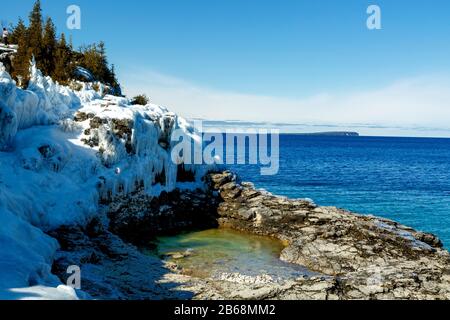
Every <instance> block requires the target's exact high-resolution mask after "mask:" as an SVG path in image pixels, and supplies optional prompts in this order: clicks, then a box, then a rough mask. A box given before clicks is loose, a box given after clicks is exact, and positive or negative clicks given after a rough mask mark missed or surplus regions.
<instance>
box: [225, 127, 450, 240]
mask: <svg viewBox="0 0 450 320" xmlns="http://www.w3.org/2000/svg"><path fill="white" fill-rule="evenodd" d="M230 169H232V170H234V171H236V172H237V173H238V174H239V175H240V176H241V177H242V179H243V180H247V181H252V182H254V183H255V185H256V186H257V187H258V188H264V189H266V190H268V191H270V192H272V193H275V194H278V195H284V196H288V197H291V198H311V199H313V200H314V202H315V203H317V204H319V205H324V206H337V207H341V208H345V209H349V210H352V211H355V212H358V213H363V214H374V215H377V216H382V217H385V218H389V219H393V220H396V221H399V222H401V223H403V224H405V225H408V226H411V227H413V228H415V229H418V230H422V231H426V232H431V233H434V234H436V235H438V236H439V237H440V238H441V239H442V240H443V242H444V244H445V245H446V247H447V248H450V139H428V138H381V137H323V136H299V135H282V136H281V137H280V171H279V174H277V175H275V176H261V175H260V168H259V167H258V166H251V165H245V166H242V165H236V166H230Z"/></svg>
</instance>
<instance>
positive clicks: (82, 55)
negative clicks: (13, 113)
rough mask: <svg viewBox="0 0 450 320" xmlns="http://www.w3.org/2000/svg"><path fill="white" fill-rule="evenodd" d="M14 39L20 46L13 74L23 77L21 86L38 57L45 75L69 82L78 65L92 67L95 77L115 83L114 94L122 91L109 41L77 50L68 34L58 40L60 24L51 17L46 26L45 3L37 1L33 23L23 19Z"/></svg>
mask: <svg viewBox="0 0 450 320" xmlns="http://www.w3.org/2000/svg"><path fill="white" fill-rule="evenodd" d="M11 39H12V41H13V42H15V43H17V44H18V45H19V48H18V51H17V53H16V55H15V57H14V60H13V65H12V70H11V74H12V76H13V77H14V78H15V79H16V80H19V85H21V86H23V87H26V85H27V83H28V79H29V77H30V75H29V65H30V60H31V58H32V57H33V56H34V58H35V60H36V64H37V67H38V68H39V69H40V70H41V71H42V73H43V74H44V75H47V76H51V77H52V78H53V79H54V80H56V81H58V82H60V83H63V84H67V83H68V82H69V81H70V80H71V79H73V78H74V70H75V66H76V65H79V66H82V67H84V68H86V69H88V70H89V71H90V72H91V73H92V75H93V76H94V78H95V79H96V80H98V81H101V82H103V83H105V84H108V85H109V86H111V87H112V88H113V89H114V90H113V92H110V93H112V94H120V85H119V83H118V81H117V78H116V75H115V71H114V66H112V67H109V64H108V59H107V56H106V49H105V44H104V43H103V42H100V43H98V44H93V45H89V46H85V47H82V48H81V49H80V51H79V52H77V51H75V50H73V47H72V44H71V41H70V44H68V43H67V41H66V37H65V35H64V34H61V36H60V39H59V40H58V36H57V32H56V27H55V25H54V23H53V21H52V19H51V18H50V17H49V18H47V20H46V22H45V25H44V26H43V19H42V10H41V2H40V0H37V1H36V3H35V4H34V6H33V10H32V11H31V13H30V15H29V26H28V28H27V26H26V25H25V23H24V21H23V20H22V19H20V20H19V22H18V24H17V26H16V27H15V28H13V31H12V35H11Z"/></svg>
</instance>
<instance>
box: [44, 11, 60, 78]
mask: <svg viewBox="0 0 450 320" xmlns="http://www.w3.org/2000/svg"><path fill="white" fill-rule="evenodd" d="M56 47H57V40H56V30H55V25H54V24H53V21H52V19H51V18H50V17H49V18H47V21H46V23H45V28H44V37H43V39H42V49H41V54H42V56H41V59H42V60H41V68H42V69H41V71H42V72H43V73H44V74H46V75H49V76H53V71H54V70H55V55H56Z"/></svg>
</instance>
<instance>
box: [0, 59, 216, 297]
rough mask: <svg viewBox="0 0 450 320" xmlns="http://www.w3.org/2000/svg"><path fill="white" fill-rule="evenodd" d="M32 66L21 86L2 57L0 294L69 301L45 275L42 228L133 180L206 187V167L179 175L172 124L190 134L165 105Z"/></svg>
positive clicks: (90, 211)
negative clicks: (188, 177) (68, 83)
mask: <svg viewBox="0 0 450 320" xmlns="http://www.w3.org/2000/svg"><path fill="white" fill-rule="evenodd" d="M31 74H32V77H31V81H30V84H29V87H28V88H27V90H23V89H20V88H18V87H17V86H16V84H15V82H14V81H13V80H12V79H11V77H10V75H9V74H8V73H7V72H6V71H5V69H4V68H3V67H2V66H1V65H0V299H2V298H6V299H41V298H43V299H45V298H49V299H53V298H60V299H73V298H76V297H77V295H76V294H75V292H74V291H73V290H72V291H71V290H70V289H68V288H66V287H61V286H60V285H61V283H60V282H59V280H58V279H56V277H54V276H53V275H52V274H51V264H52V259H53V256H54V254H55V252H56V250H57V248H58V244H57V242H56V241H55V240H54V239H52V238H51V237H49V236H48V235H46V234H45V232H46V231H50V230H53V229H56V228H58V227H60V226H63V225H73V224H81V225H84V224H86V223H87V222H88V221H89V220H90V219H91V218H92V217H94V216H95V215H97V214H98V212H99V202H100V201H101V200H110V199H112V198H113V197H114V196H116V195H126V194H128V193H130V192H132V191H135V190H137V189H138V188H139V189H143V190H145V191H146V192H147V193H148V194H150V195H155V196H157V195H159V194H160V193H161V192H162V191H173V190H174V189H175V188H197V187H202V186H203V184H202V182H201V181H200V178H201V177H202V176H203V175H204V173H205V171H206V170H208V167H206V166H194V165H191V166H186V167H185V168H184V170H191V171H192V172H193V173H194V174H195V177H196V179H195V181H191V182H189V183H179V182H178V181H177V173H178V170H179V165H181V164H182V161H181V159H179V161H178V162H176V163H174V162H173V161H172V160H171V156H170V154H171V149H172V147H173V145H172V142H171V135H172V132H173V131H174V130H176V129H180V130H182V132H184V133H185V135H186V136H190V137H194V134H193V133H192V132H191V131H192V130H191V129H190V128H189V125H188V124H187V122H186V121H185V120H183V119H181V118H179V117H178V116H177V115H175V114H173V113H171V112H169V111H168V110H167V109H166V108H163V107H159V106H156V105H147V106H131V105H130V103H129V101H128V99H126V98H120V97H114V96H105V97H101V96H100V95H99V94H98V93H96V92H95V91H94V90H92V89H91V87H90V86H88V85H86V86H84V87H83V88H82V89H81V90H80V91H73V90H71V89H69V88H67V87H64V86H60V85H59V84H57V83H55V82H53V81H52V79H50V78H49V77H44V76H43V75H42V74H41V72H40V71H39V70H38V69H37V68H36V66H35V64H34V63H33V64H32V65H31ZM74 119H75V120H74ZM194 138H195V137H194ZM193 141H195V139H194V140H193Z"/></svg>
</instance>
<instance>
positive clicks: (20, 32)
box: [10, 18, 27, 44]
mask: <svg viewBox="0 0 450 320" xmlns="http://www.w3.org/2000/svg"><path fill="white" fill-rule="evenodd" d="M26 33H27V27H26V26H25V23H24V22H23V20H22V18H19V22H18V23H17V26H16V27H15V28H13V31H12V32H11V35H10V41H11V43H14V44H18V43H19V39H21V38H23V37H26Z"/></svg>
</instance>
